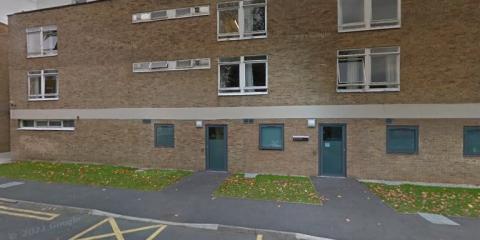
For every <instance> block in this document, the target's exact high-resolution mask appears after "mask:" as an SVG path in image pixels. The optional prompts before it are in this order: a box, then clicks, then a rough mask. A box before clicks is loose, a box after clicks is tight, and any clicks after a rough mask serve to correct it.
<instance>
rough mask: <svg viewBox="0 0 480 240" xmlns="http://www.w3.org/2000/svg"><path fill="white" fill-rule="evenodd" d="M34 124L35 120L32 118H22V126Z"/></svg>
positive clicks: (32, 125)
mask: <svg viewBox="0 0 480 240" xmlns="http://www.w3.org/2000/svg"><path fill="white" fill-rule="evenodd" d="M34 126H35V121H33V120H23V121H22V127H34Z"/></svg>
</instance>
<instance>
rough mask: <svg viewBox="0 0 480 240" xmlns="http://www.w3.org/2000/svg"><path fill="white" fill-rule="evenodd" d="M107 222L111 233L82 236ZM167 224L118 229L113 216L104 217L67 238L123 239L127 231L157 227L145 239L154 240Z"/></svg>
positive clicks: (79, 239) (81, 239)
mask: <svg viewBox="0 0 480 240" xmlns="http://www.w3.org/2000/svg"><path fill="white" fill-rule="evenodd" d="M107 222H108V223H109V224H110V227H112V232H111V233H105V234H100V235H95V236H90V237H83V236H84V235H86V234H87V233H89V232H91V231H92V230H94V229H96V228H98V227H100V226H101V225H103V224H105V223H107ZM166 227H167V226H166V225H152V226H145V227H139V228H132V229H128V230H123V231H122V230H120V228H119V227H118V224H117V222H116V221H115V219H114V218H106V219H104V220H102V221H100V222H99V223H97V224H95V225H93V226H91V227H90V228H88V229H86V230H84V231H83V232H81V233H79V234H77V235H75V236H74V237H72V238H70V239H69V240H98V239H105V238H111V237H115V239H116V240H124V239H125V238H124V235H125V234H129V233H135V232H141V231H146V230H151V229H157V230H156V231H155V232H154V233H153V234H152V235H150V236H149V237H148V238H147V239H146V240H154V239H155V238H156V237H157V236H158V235H159V234H160V233H161V232H162V231H163V230H164V229H165V228H166Z"/></svg>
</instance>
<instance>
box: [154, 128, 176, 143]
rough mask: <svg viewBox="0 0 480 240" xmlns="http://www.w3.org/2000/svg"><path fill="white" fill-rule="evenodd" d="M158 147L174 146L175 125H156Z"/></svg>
mask: <svg viewBox="0 0 480 240" xmlns="http://www.w3.org/2000/svg"><path fill="white" fill-rule="evenodd" d="M155 146H157V147H174V146H175V138H174V128H173V126H157V127H156V143H155Z"/></svg>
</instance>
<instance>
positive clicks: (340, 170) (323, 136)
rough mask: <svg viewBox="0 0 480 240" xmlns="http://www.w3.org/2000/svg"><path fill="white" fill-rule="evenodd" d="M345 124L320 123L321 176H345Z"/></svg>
mask: <svg viewBox="0 0 480 240" xmlns="http://www.w3.org/2000/svg"><path fill="white" fill-rule="evenodd" d="M345 136H346V132H345V125H321V126H320V133H319V144H320V146H319V149H320V164H319V168H320V169H319V173H320V175H321V176H330V177H345V176H346V166H345V165H346V164H345V162H346V161H345V159H346V141H345Z"/></svg>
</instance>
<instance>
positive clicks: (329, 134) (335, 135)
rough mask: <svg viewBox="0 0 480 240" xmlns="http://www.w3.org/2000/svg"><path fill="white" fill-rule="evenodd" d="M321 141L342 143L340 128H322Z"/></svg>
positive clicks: (341, 129) (341, 130)
mask: <svg viewBox="0 0 480 240" xmlns="http://www.w3.org/2000/svg"><path fill="white" fill-rule="evenodd" d="M323 141H343V128H342V127H324V128H323Z"/></svg>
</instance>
